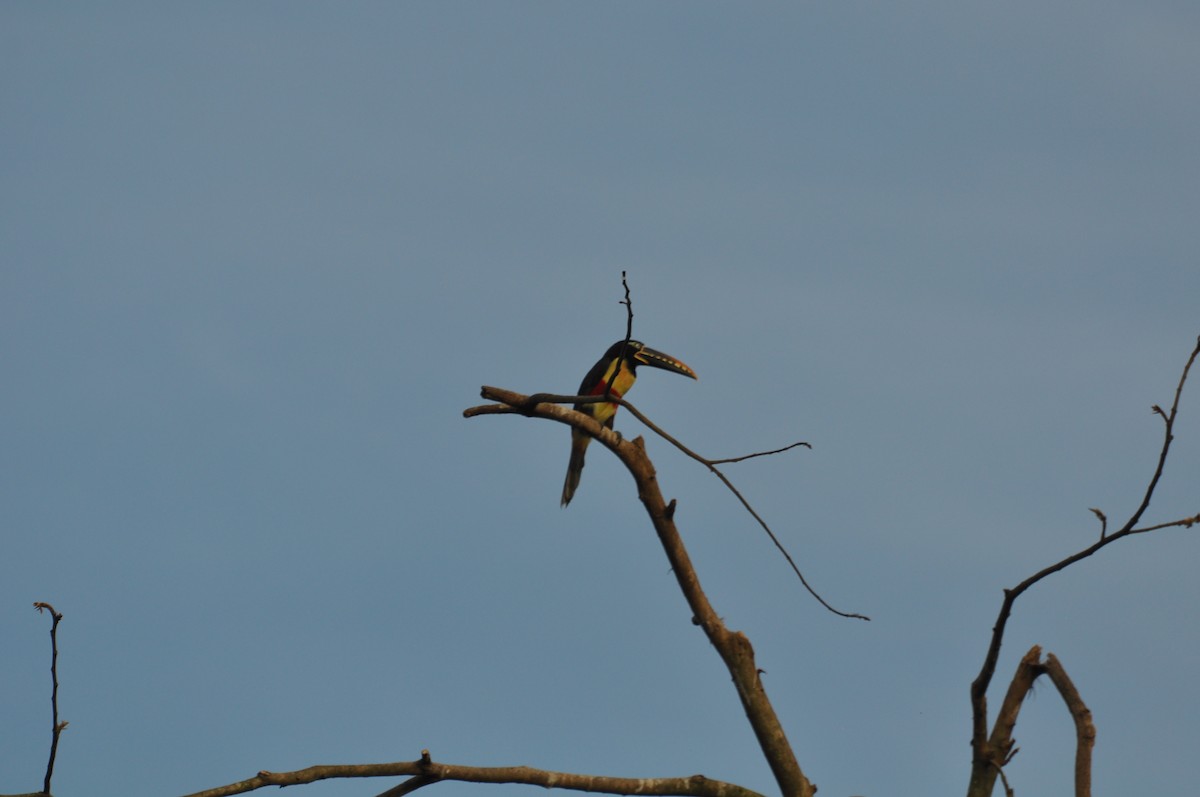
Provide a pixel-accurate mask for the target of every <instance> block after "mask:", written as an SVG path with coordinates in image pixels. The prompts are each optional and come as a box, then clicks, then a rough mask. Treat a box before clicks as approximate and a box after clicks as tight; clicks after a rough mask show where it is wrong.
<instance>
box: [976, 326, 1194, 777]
mask: <svg viewBox="0 0 1200 797" xmlns="http://www.w3.org/2000/svg"><path fill="white" fill-rule="evenodd" d="M1197 356H1200V338H1197V339H1196V346H1195V347H1194V348H1193V349H1192V352H1191V355H1190V356H1189V357H1188V359H1187V362H1186V363H1185V364H1184V366H1183V372H1182V373H1181V374H1180V377H1179V383H1178V384H1177V385H1176V387H1175V397H1174V400H1173V401H1172V402H1171V410H1170V412H1164V411H1163V409H1162V408H1161V407H1159V406H1158V405H1157V404H1156V405H1154V413H1155V414H1156V415H1159V416H1161V417H1162V419H1163V424H1164V431H1163V443H1162V446H1161V448H1160V449H1159V454H1158V462H1157V464H1156V466H1155V468H1154V473H1153V475H1152V476H1151V477H1150V481H1149V483H1148V484H1147V486H1146V492H1145V494H1144V495H1143V497H1142V500H1141V503H1139V504H1138V506H1137V509H1135V510H1134V512H1133V514H1132V515H1130V516H1129V519H1128V520H1127V521H1125V523H1124V525H1122V526H1121V528H1120V529H1119V530H1118V531H1116V532H1115V533H1113V534H1108V533H1107V527H1108V518H1107V517H1106V516H1105V515H1104V513H1103V512H1101V511H1100V510H1098V509H1093V510H1091V511H1092V512H1093V513H1094V514H1095V515H1096V517H1098V518H1099V519H1100V521H1101V524H1102V526H1101V532H1100V539H1099V540H1098V541H1096V542H1095V543H1093V544H1092V545H1089V546H1088V547H1086V548H1084V549H1083V550H1081V551H1078V552H1076V553H1074V554H1072V555H1070V556H1068V557H1066V558H1065V559H1063V560H1061V561H1059V562H1055V563H1054V564H1052V565H1050V566H1048V567H1044V568H1042V569H1041V570H1039V571H1038V572H1036V573H1034V574H1033V575H1032V576H1030V577H1029V578H1027V579H1025V580H1024V581H1022V582H1021V583H1020V584H1018V585H1017V586H1015V587H1013V588H1011V589H1006V590H1004V600H1003V601H1002V602H1001V604H1000V613H999V614H998V615H997V617H996V623H995V625H993V626H992V639H991V642H990V644H989V645H988V650H987V654H986V655H985V656H984V660H983V666H982V667H981V668H980V670H979V675H977V676H976V677H975V680H974V681H972V682H971V712H972V723H971V747H972V751H973V760H972V765H971V772H972V775H971V787H970V788H969V789H968V794H969V795H976V794H981V795H983V794H987V795H990V794H991V790H990V787H986V786H984V785H983V784H984V783H985V782H986V781H987V780H988V777H989V776H988V774H987V771H988V769H989V768H990V767H991V766H993V763H992V760H993V758H994V751H993V750H991V749H990V746H989V742H988V736H987V690H988V686H989V685H990V684H991V681H992V677H993V676H994V675H995V672H996V662H997V661H998V660H999V657H1000V647H1001V644H1002V643H1003V640H1004V629H1005V627H1006V626H1007V625H1008V619H1009V617H1010V616H1012V607H1013V604H1014V603H1015V602H1016V600H1017V598H1018V597H1020V596H1021V594H1022V593H1023V592H1025V591H1026V590H1027V589H1029V588H1030V587H1032V586H1033V585H1034V584H1036V583H1038V582H1039V581H1041V580H1042V579H1043V578H1046V577H1047V576H1050V575H1053V574H1054V573H1057V572H1058V571H1060V570H1064V569H1066V568H1067V567H1070V566H1071V565H1073V564H1075V563H1076V562H1078V561H1080V560H1081V559H1086V558H1087V557H1089V556H1091V555H1092V554H1094V553H1096V552H1097V551H1099V550H1100V549H1101V548H1104V547H1105V546H1107V545H1110V544H1112V543H1114V542H1116V541H1117V540H1120V539H1123V538H1125V537H1129V536H1131V535H1134V534H1145V533H1147V532H1151V531H1158V530H1160V529H1166V528H1172V527H1176V526H1185V527H1188V528H1190V527H1191V526H1192V525H1193V524H1195V523H1198V522H1200V514H1197V515H1194V516H1191V517H1185V518H1181V519H1179V520H1173V521H1170V522H1167V523H1159V524H1157V525H1153V526H1148V527H1145V528H1135V527H1136V526H1137V523H1138V521H1139V520H1141V517H1142V515H1143V514H1144V513H1145V511H1146V509H1147V508H1148V507H1149V506H1150V499H1151V498H1153V496H1154V490H1155V489H1156V488H1157V486H1158V482H1159V479H1160V478H1161V477H1162V474H1163V469H1164V467H1165V466H1166V462H1167V454H1168V453H1169V452H1170V449H1171V441H1172V440H1174V428H1175V419H1176V416H1177V415H1178V413H1179V399H1180V396H1182V394H1183V386H1184V384H1186V382H1187V379H1188V373H1189V372H1190V371H1191V368H1192V364H1193V363H1194V362H1195V361H1196V358H1197ZM1089 755H1090V753H1089ZM992 780H993V781H994V777H993V778H992Z"/></svg>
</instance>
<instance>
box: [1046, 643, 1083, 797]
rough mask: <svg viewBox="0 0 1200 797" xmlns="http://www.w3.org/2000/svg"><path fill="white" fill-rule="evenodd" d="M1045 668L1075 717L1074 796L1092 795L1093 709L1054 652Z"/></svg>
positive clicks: (1072, 717) (1073, 718) (1047, 655)
mask: <svg viewBox="0 0 1200 797" xmlns="http://www.w3.org/2000/svg"><path fill="white" fill-rule="evenodd" d="M1045 670H1046V675H1047V676H1048V677H1049V678H1050V681H1051V683H1053V684H1054V685H1055V686H1056V687H1058V693H1059V694H1060V695H1062V699H1063V702H1064V703H1066V704H1067V710H1068V711H1070V712H1071V719H1072V720H1074V721H1075V797H1091V794H1092V748H1093V747H1094V746H1095V744H1096V726H1095V725H1093V724H1092V712H1091V711H1090V710H1089V709H1088V707H1087V705H1086V704H1085V703H1084V702H1083V698H1082V697H1080V696H1079V690H1077V689H1076V688H1075V684H1073V683H1072V682H1071V679H1070V678H1069V677H1068V676H1067V671H1066V670H1064V669H1063V666H1062V663H1061V662H1060V661H1059V660H1058V658H1057V657H1055V655H1054V654H1053V653H1047V654H1046V664H1045Z"/></svg>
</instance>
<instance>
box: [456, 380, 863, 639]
mask: <svg viewBox="0 0 1200 797" xmlns="http://www.w3.org/2000/svg"><path fill="white" fill-rule="evenodd" d="M480 393H481V395H482V396H483V398H486V399H491V400H493V401H502V403H501V404H489V405H484V406H480V407H470V408H469V409H466V410H463V417H464V418H473V417H475V416H476V415H495V414H499V415H504V414H511V413H520V414H522V415H529V416H532V415H535V414H536V413H535V412H533V408H534V407H535V406H536V405H538V404H594V403H597V402H600V401H607V402H610V403H613V404H618V405H620V406H622V407H624V408H625V409H627V410H629V412H630V414H631V415H633V416H634V417H635V418H637V419H638V420H639V421H641V422H642V423H643V424H644V425H645V426H646V428H648V429H649V430H650V431H652V432H654V433H655V434H656V435H658V436H659V437H661V438H662V439H663V440H666V441H667V442H668V443H670V444H671V445H673V446H675V448H677V449H678V450H679V451H681V452H682V453H683V454H684V455H686V456H687V457H689V458H691V459H694V460H695V461H697V462H699V463H700V464H701V465H703V466H704V467H706V468H708V469H709V470H710V471H712V473H713V474H714V475H715V476H716V477H717V478H718V479H720V480H721V483H722V484H724V485H725V487H726V488H728V490H729V491H730V492H731V493H733V495H734V497H736V498H737V499H738V501H739V502H740V503H741V505H742V507H743V508H744V509H745V510H746V511H747V512H749V513H750V516H751V517H753V518H754V520H755V521H757V523H758V525H759V526H760V527H761V528H762V530H763V531H765V532H766V534H767V537H769V538H770V540H771V542H772V543H773V544H774V545H775V547H776V548H777V549H778V550H779V552H780V553H781V554H783V558H784V559H785V560H787V563H788V565H789V566H791V568H792V572H793V573H795V574H796V577H797V578H798V579H800V583H801V584H803V585H804V588H805V589H806V590H808V594H810V595H812V596H813V598H815V599H816V601H817V602H818V603H820V604H821V605H822V606H824V607H825V608H826V609H827V610H829V611H830V612H832V613H833V614H836V615H838V616H839V617H848V618H852V619H855V620H868V621H869V620H870V619H871V618H870V617H867V616H866V615H865V614H858V613H855V612H845V611H842V610H841V609H838V608H836V607H834V606H833V605H831V604H830V603H829V602H828V601H826V600H825V599H824V598H823V597H821V595H820V593H818V592H817V591H816V590H815V589H814V588H813V587H812V585H810V584H809V583H808V579H806V578H805V577H804V574H803V573H802V572H801V571H800V567H799V566H798V565H797V564H796V561H795V560H794V559H793V558H792V555H791V554H790V553H788V550H787V548H786V547H784V545H783V543H782V542H780V541H779V537H777V536H776V535H775V532H774V531H772V530H771V527H770V526H769V525H768V524H767V522H766V521H765V520H763V518H762V516H761V515H759V514H758V512H757V511H756V510H755V509H754V507H753V506H751V504H750V502H749V501H747V500H746V498H745V496H743V495H742V493H741V491H740V490H738V488H737V487H735V486H734V485H733V482H731V481H730V480H729V477H727V476H726V475H725V474H724V473H723V472H722V471H721V469H720V468H718V467H717V465H719V464H722V463H726V462H741V461H742V460H746V459H750V458H752V457H763V456H769V455H771V454H780V453H782V452H784V451H789V450H791V449H793V448H796V447H797V446H804V447H806V448H812V446H811V445H809V444H808V443H805V442H799V443H792V444H791V445H789V446H784V447H783V448H779V449H776V450H774V451H762V452H758V453H754V454H746V455H744V456H741V457H731V458H727V459H708V458H707V457H703V456H701V455H699V454H697V453H696V452H695V451H693V450H692V449H690V448H688V447H687V446H685V445H684V444H683V443H681V442H679V440H677V439H676V438H675V437H673V436H672V435H670V434H668V433H667V432H666V431H664V430H663V429H662V427H660V426H659V425H658V424H656V423H655V422H654V421H652V420H650V419H649V418H647V417H646V416H645V415H644V414H643V413H642V411H641V410H639V409H638V408H637V407H635V406H633V405H632V404H630V403H629V401H628V400H626V399H623V398H617V397H616V396H564V395H559V394H556V393H534V394H532V395H529V396H521V394H519V393H513V392H511V391H507V390H504V389H503V388H498V387H489V386H487V385H484V386H483V388H482V390H481V391H480ZM501 395H507V396H510V397H512V396H520V397H521V399H522V403H521V404H519V405H511V404H507V403H504V402H503V400H502V399H500V398H498V396H501ZM554 420H559V419H558V418H555V419H554ZM564 423H565V421H564Z"/></svg>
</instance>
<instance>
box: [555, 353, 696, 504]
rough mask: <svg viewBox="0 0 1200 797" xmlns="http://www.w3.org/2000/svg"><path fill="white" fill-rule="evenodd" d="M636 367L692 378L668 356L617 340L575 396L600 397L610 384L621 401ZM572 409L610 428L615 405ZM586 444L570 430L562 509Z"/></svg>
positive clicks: (568, 500) (580, 466) (585, 437)
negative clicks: (569, 458)
mask: <svg viewBox="0 0 1200 797" xmlns="http://www.w3.org/2000/svg"><path fill="white" fill-rule="evenodd" d="M639 365H649V366H651V367H653V368H662V369H663V370H664V371H672V372H674V373H677V374H683V375H684V376H690V377H691V378H692V379H695V378H696V372H695V371H693V370H692V369H691V368H688V367H687V366H686V365H684V364H683V363H681V362H680V361H679V360H676V359H675V358H674V357H672V356H670V355H668V354H663V353H662V352H661V351H655V350H654V349H652V348H650V347H649V346H647V345H645V344H644V343H640V342H638V341H636V340H618V341H617V342H616V343H614V344H613V345H611V346H609V347H608V351H606V352H604V356H603V357H601V358H600V360H599V362H597V363H596V364H595V365H593V366H592V370H590V371H588V373H587V376H585V377H584V378H583V382H581V383H580V385H579V391H578V392H577V393H576V394H575V395H577V396H603V395H604V392H605V391H606V390H609V385H612V388H611V390H609V395H611V396H616V397H617V398H621V397H622V396H624V395H625V394H626V393H627V392H629V388H631V387H633V383H634V380H636V379H637V367H638V366H639ZM575 409H576V410H577V411H579V412H586V413H587V414H588V415H591V416H592V417H593V418H595V419H596V420H597V421H599V422H600V423H601V424H603V425H604V426H607V427H608V428H609V429H611V428H612V425H613V417H614V416H615V415H616V414H617V405H616V404H613V403H611V402H607V401H598V402H594V403H592V404H576V405H575ZM590 442H592V438H591V437H590V436H588V435H586V434H584V433H583V432H580V431H577V430H575V429H572V430H571V462H570V464H569V465H567V479H566V481H564V482H563V491H562V505H563V506H566V505H567V504H569V503H571V497H572V496H574V495H575V488H576V487H578V486H579V477H580V476H582V475H583V457H584V454H585V453H586V452H587V447H588V443H590Z"/></svg>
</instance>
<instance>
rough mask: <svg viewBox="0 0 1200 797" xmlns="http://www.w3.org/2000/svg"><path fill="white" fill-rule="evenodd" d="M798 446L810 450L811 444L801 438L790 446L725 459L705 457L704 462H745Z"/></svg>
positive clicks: (713, 463) (710, 463)
mask: <svg viewBox="0 0 1200 797" xmlns="http://www.w3.org/2000/svg"><path fill="white" fill-rule="evenodd" d="M798 446H804V447H805V448H807V449H809V450H812V445H811V444H810V443H805V442H804V441H803V440H801V441H800V442H799V443H792V444H791V445H790V446H784V447H783V448H777V449H775V450H774V451H757V452H755V453H753V454H743V455H742V456H740V457H726V458H725V459H706V460H704V464H706V465H710V466H711V465H725V464H729V463H733V462H745V461H746V460H748V459H754V458H755V457H769V456H772V455H773V454H782V453H783V452H784V451H791V450H792V449H793V448H796V447H798Z"/></svg>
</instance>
